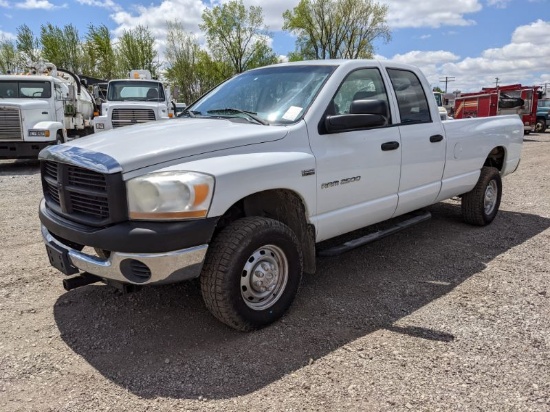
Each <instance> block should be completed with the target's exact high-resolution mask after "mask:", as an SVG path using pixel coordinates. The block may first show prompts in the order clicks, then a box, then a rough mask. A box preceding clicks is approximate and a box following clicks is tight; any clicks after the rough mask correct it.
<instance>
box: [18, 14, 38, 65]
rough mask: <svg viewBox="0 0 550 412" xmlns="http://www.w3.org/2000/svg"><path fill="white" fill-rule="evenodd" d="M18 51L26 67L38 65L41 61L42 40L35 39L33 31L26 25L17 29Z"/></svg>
mask: <svg viewBox="0 0 550 412" xmlns="http://www.w3.org/2000/svg"><path fill="white" fill-rule="evenodd" d="M15 45H16V47H17V50H18V51H19V53H20V54H21V58H22V59H23V60H25V64H26V65H30V64H33V63H36V62H38V61H39V60H40V57H41V53H40V40H38V38H37V37H35V35H34V33H33V32H32V30H31V29H30V28H29V26H27V25H26V24H23V25H22V26H19V27H18V28H17V39H16V41H15Z"/></svg>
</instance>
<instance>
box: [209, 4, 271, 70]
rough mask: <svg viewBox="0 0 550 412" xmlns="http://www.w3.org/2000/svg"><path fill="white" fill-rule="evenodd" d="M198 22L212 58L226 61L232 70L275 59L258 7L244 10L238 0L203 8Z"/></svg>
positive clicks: (248, 67)
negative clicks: (200, 21)
mask: <svg viewBox="0 0 550 412" xmlns="http://www.w3.org/2000/svg"><path fill="white" fill-rule="evenodd" d="M202 21H203V23H202V24H201V25H199V27H200V28H201V30H203V31H204V32H205V36H206V41H207V44H208V48H209V50H210V52H211V53H212V57H213V58H214V59H215V60H218V61H223V62H227V63H228V64H229V65H230V66H231V68H232V71H233V73H232V74H234V73H242V72H243V71H245V70H248V69H251V68H254V67H258V66H261V65H265V64H269V63H273V62H276V61H277V56H276V55H275V53H274V52H273V50H272V49H271V47H269V45H268V39H269V38H270V37H271V34H270V33H269V32H268V31H267V27H266V26H264V24H263V14H262V8H261V7H259V6H258V7H255V6H251V7H250V8H249V9H248V10H247V9H246V7H245V6H244V4H243V2H242V0H232V1H230V2H228V3H224V4H221V5H219V6H215V7H213V8H211V9H206V10H205V11H204V12H203V14H202Z"/></svg>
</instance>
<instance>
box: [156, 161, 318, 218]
mask: <svg viewBox="0 0 550 412" xmlns="http://www.w3.org/2000/svg"><path fill="white" fill-rule="evenodd" d="M169 170H189V171H195V172H200V173H206V174H209V175H213V176H214V177H215V179H216V183H215V188H214V196H213V198H212V205H211V207H210V211H209V213H208V217H216V216H222V215H223V214H224V213H225V212H226V211H227V210H228V209H229V208H230V207H231V206H232V205H234V204H235V203H236V202H238V201H239V200H241V199H243V198H245V197H247V196H250V195H252V194H254V193H259V192H263V191H266V190H274V189H287V190H291V191H293V192H295V193H296V194H297V195H298V196H300V198H301V199H302V201H303V203H304V206H305V208H306V215H307V216H308V217H309V216H313V215H314V214H315V213H316V210H317V203H316V200H317V197H316V181H317V177H316V175H315V158H314V156H313V155H312V154H311V153H304V152H267V153H265V152H264V153H248V154H233V155H228V156H219V157H212V158H208V159H201V160H195V161H192V162H187V163H184V164H182V165H177V166H171V167H167V168H165V169H162V170H159V171H169Z"/></svg>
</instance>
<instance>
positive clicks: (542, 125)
mask: <svg viewBox="0 0 550 412" xmlns="http://www.w3.org/2000/svg"><path fill="white" fill-rule="evenodd" d="M545 130H546V120H544V119H537V124H536V125H535V131H536V132H537V133H544V131H545Z"/></svg>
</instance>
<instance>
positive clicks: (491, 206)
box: [483, 180, 498, 215]
mask: <svg viewBox="0 0 550 412" xmlns="http://www.w3.org/2000/svg"><path fill="white" fill-rule="evenodd" d="M497 197H498V186H497V182H496V181H495V180H491V181H490V182H489V184H488V185H487V187H486V188H485V196H484V198H483V208H484V210H485V214H486V215H490V214H491V213H493V210H495V206H496V204H497Z"/></svg>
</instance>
